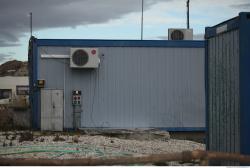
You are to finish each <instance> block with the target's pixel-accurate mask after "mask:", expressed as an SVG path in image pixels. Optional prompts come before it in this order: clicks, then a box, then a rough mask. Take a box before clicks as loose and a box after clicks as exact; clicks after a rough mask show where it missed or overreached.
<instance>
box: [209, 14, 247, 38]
mask: <svg viewBox="0 0 250 168" xmlns="http://www.w3.org/2000/svg"><path fill="white" fill-rule="evenodd" d="M248 15H250V12H240V13H239V15H238V16H236V17H234V18H231V19H229V20H226V21H224V22H221V23H219V24H217V25H215V26H212V27H206V28H205V39H209V38H212V37H214V36H216V35H217V34H222V33H226V32H229V31H232V30H235V29H238V28H239V26H240V17H243V16H248Z"/></svg>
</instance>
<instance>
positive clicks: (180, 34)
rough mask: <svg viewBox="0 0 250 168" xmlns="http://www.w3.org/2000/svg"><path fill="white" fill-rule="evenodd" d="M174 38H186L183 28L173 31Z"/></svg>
mask: <svg viewBox="0 0 250 168" xmlns="http://www.w3.org/2000/svg"><path fill="white" fill-rule="evenodd" d="M171 39H172V40H184V34H183V32H182V31H181V30H174V31H173V32H172V33H171Z"/></svg>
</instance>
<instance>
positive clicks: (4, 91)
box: [0, 89, 12, 99]
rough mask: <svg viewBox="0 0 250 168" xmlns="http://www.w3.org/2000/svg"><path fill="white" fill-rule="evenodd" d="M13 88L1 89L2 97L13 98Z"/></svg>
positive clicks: (0, 96) (0, 95)
mask: <svg viewBox="0 0 250 168" xmlns="http://www.w3.org/2000/svg"><path fill="white" fill-rule="evenodd" d="M11 92H12V90H11V89H0V99H11Z"/></svg>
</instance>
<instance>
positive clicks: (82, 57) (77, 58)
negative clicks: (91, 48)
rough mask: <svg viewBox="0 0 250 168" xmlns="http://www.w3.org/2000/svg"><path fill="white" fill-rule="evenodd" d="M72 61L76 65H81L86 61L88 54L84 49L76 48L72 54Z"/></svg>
mask: <svg viewBox="0 0 250 168" xmlns="http://www.w3.org/2000/svg"><path fill="white" fill-rule="evenodd" d="M72 61H73V63H74V64H75V65H77V66H83V65H85V64H87V63H88V61H89V55H88V53H87V52H86V51H84V50H77V51H75V52H74V53H73V55H72Z"/></svg>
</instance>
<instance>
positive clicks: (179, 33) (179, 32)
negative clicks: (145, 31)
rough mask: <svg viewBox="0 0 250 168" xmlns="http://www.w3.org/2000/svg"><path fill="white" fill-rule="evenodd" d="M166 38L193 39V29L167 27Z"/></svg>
mask: <svg viewBox="0 0 250 168" xmlns="http://www.w3.org/2000/svg"><path fill="white" fill-rule="evenodd" d="M168 40H193V29H168Z"/></svg>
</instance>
